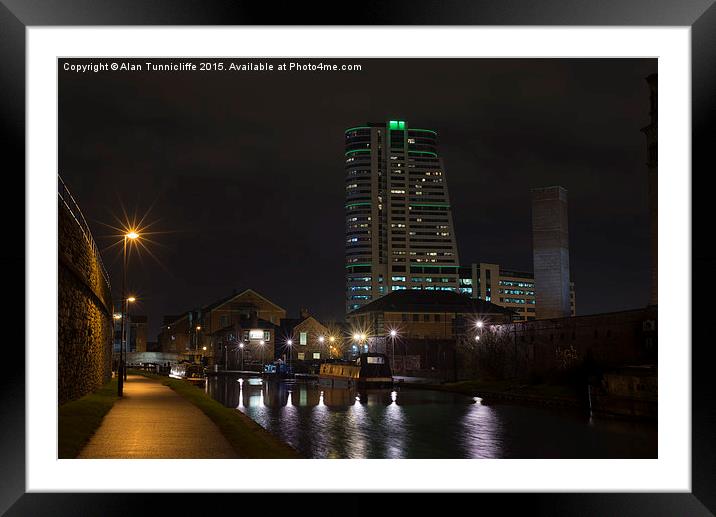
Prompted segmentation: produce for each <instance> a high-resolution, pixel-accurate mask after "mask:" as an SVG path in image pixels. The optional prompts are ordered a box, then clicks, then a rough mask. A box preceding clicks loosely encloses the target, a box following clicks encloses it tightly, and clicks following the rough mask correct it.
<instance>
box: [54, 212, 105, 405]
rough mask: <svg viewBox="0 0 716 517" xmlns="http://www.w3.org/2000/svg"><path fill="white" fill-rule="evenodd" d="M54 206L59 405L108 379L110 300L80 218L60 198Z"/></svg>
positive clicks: (96, 258)
mask: <svg viewBox="0 0 716 517" xmlns="http://www.w3.org/2000/svg"><path fill="white" fill-rule="evenodd" d="M58 205H59V208H58V322H57V323H58V336H57V338H58V372H57V373H58V386H57V391H58V402H59V404H60V405H62V404H64V403H65V402H68V401H70V400H74V399H76V398H79V397H81V396H83V395H86V394H87V393H91V392H92V391H95V390H96V389H98V388H99V387H100V386H102V385H103V384H104V383H106V382H107V381H109V379H110V378H111V361H112V298H111V291H110V287H109V284H108V282H107V281H106V280H105V277H104V276H103V265H102V259H101V257H100V256H99V253H98V251H97V248H96V246H94V241H93V240H92V236H91V235H90V234H89V230H88V229H87V227H86V224H83V223H84V219H82V216H81V214H79V213H77V212H78V211H77V209H76V207H75V213H73V212H71V211H70V210H69V209H68V207H67V206H66V205H65V203H64V201H63V199H62V198H60V199H58ZM70 205H71V206H72V204H71V203H70Z"/></svg>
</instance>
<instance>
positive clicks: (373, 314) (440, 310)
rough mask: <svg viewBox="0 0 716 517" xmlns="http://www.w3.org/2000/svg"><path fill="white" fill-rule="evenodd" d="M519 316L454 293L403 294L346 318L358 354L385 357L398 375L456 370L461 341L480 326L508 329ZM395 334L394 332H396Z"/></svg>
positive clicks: (390, 295) (485, 302) (353, 346)
mask: <svg viewBox="0 0 716 517" xmlns="http://www.w3.org/2000/svg"><path fill="white" fill-rule="evenodd" d="M514 315H515V313H514V312H513V311H512V310H510V309H508V308H506V307H501V306H499V305H497V304H494V303H491V302H488V301H486V300H478V299H475V298H471V297H470V296H468V295H467V294H460V293H456V292H454V291H429V290H417V289H411V290H405V291H403V290H401V291H395V292H392V293H390V294H387V295H385V296H383V297H381V298H379V299H377V300H374V301H372V302H371V303H369V304H367V305H364V306H363V307H361V308H359V309H357V310H354V311H352V312H350V313H349V314H348V315H347V320H348V327H349V329H350V333H351V336H353V342H352V344H351V349H352V351H353V352H354V353H360V352H366V351H376V352H380V353H386V354H387V355H388V356H389V357H390V358H391V362H392V363H393V366H394V369H395V370H396V372H399V373H411V372H412V373H417V372H426V371H446V370H452V371H454V370H455V364H454V362H455V361H456V355H455V346H456V342H457V340H458V339H460V338H462V337H464V336H466V335H470V336H471V337H474V335H475V334H476V328H477V323H478V322H481V324H483V325H490V324H503V323H509V322H511V321H512V319H513V317H514ZM391 331H394V332H391Z"/></svg>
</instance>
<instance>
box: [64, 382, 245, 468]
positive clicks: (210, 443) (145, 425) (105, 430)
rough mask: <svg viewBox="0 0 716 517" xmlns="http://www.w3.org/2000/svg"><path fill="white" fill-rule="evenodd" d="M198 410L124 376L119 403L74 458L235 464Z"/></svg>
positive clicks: (163, 389) (221, 438)
mask: <svg viewBox="0 0 716 517" xmlns="http://www.w3.org/2000/svg"><path fill="white" fill-rule="evenodd" d="M236 457H237V455H236V452H235V451H234V449H233V448H232V447H231V445H229V442H228V441H227V440H226V438H224V436H223V435H222V434H221V432H220V431H219V428H218V427H217V426H216V424H214V422H212V421H211V420H210V419H209V417H208V416H206V415H205V414H204V413H203V412H202V411H201V410H200V409H199V408H197V407H196V406H194V405H193V404H192V403H191V402H188V401H187V400H185V399H183V398H182V397H181V396H179V395H177V394H176V393H175V392H174V391H173V390H172V389H171V388H169V387H168V386H164V385H163V384H161V383H160V382H158V381H156V380H153V379H148V378H146V377H142V376H140V375H129V376H127V381H126V382H125V383H124V397H122V398H121V399H120V400H118V401H117V402H116V403H115V404H114V406H113V407H112V409H110V411H109V413H107V414H106V415H105V417H104V420H102V424H101V425H100V427H99V429H97V432H95V434H94V436H92V438H91V439H90V441H89V442H88V443H87V445H85V447H84V449H82V451H81V452H80V454H79V456H78V458H236Z"/></svg>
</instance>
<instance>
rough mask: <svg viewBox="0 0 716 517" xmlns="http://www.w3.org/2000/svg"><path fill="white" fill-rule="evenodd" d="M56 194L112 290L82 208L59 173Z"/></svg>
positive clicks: (110, 288) (110, 289)
mask: <svg viewBox="0 0 716 517" xmlns="http://www.w3.org/2000/svg"><path fill="white" fill-rule="evenodd" d="M57 195H58V197H59V198H60V200H61V201H62V203H63V204H64V205H65V208H67V211H68V212H69V213H70V214H71V215H72V217H73V218H74V220H75V222H76V223H77V225H78V226H79V227H80V230H81V231H82V234H83V235H84V236H85V239H87V242H88V243H89V245H90V247H91V248H92V251H93V252H94V254H95V256H96V257H97V262H98V263H99V269H100V272H101V273H102V277H103V278H104V281H105V282H107V287H108V288H109V291H110V292H112V284H111V283H110V281H109V274H107V270H106V269H105V267H104V262H102V254H101V253H100V251H99V248H98V247H97V243H96V242H95V241H94V238H93V237H92V232H91V231H90V228H89V225H88V224H87V221H86V220H85V216H84V215H82V210H80V207H79V205H78V204H77V201H75V198H74V197H73V196H72V194H71V193H70V190H69V189H68V188H67V185H66V184H65V182H64V181H62V177H61V176H60V175H59V174H58V175H57Z"/></svg>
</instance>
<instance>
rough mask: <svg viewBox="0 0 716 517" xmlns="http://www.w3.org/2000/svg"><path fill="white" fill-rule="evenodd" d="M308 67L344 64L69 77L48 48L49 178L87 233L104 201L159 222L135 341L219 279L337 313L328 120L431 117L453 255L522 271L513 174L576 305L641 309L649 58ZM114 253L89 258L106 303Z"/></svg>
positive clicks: (426, 121)
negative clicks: (557, 194)
mask: <svg viewBox="0 0 716 517" xmlns="http://www.w3.org/2000/svg"><path fill="white" fill-rule="evenodd" d="M174 61H175V62H179V60H174ZM182 61H185V60H182ZM204 61H206V60H204ZM222 61H224V62H225V63H227V64H228V63H229V62H230V60H226V59H224V60H222ZM259 61H262V62H267V61H266V60H254V62H259ZM270 61H271V62H272V63H274V64H276V65H277V64H279V63H283V62H289V61H296V60H283V59H278V60H270ZM319 61H322V62H331V63H340V64H342V63H360V64H362V66H363V69H362V71H360V72H340V71H339V72H320V71H315V72H278V71H274V72H228V71H223V72H148V71H143V72H120V71H117V72H113V71H101V72H97V73H91V72H90V73H77V72H71V71H63V70H62V68H63V67H62V64H63V61H60V71H59V168H60V174H61V175H62V177H63V178H64V179H65V181H66V182H67V184H68V186H69V188H70V189H71V190H72V192H73V194H74V195H75V198H76V199H77V201H78V203H79V204H80V207H81V208H82V210H83V212H84V215H85V217H86V218H87V220H88V222H89V224H90V226H91V228H92V231H93V233H94V235H95V239H96V241H97V243H98V245H99V246H100V248H108V247H109V246H111V244H112V243H113V242H115V241H117V240H118V239H117V237H112V235H113V234H116V233H117V232H116V231H114V230H112V229H111V228H109V227H107V226H106V224H110V225H114V226H116V225H117V218H119V219H123V215H122V207H124V208H125V209H126V211H127V212H128V213H129V214H130V215H133V214H135V213H136V214H137V215H139V216H142V215H144V214H145V213H147V211H149V213H148V215H147V216H146V218H145V222H151V223H153V224H152V225H151V227H150V229H149V231H151V232H155V231H156V232H166V233H158V234H154V235H152V236H151V239H152V241H155V243H154V244H153V243H148V246H149V248H150V250H151V252H152V254H153V255H155V257H156V258H152V257H151V256H149V254H147V253H146V252H143V253H141V254H140V256H136V255H135V256H132V258H131V260H130V269H129V274H128V285H129V291H131V292H132V293H136V294H137V296H138V297H139V300H140V302H139V303H138V305H137V308H136V312H137V313H143V314H147V315H148V317H149V327H150V328H149V336H148V338H149V339H150V340H155V339H156V334H157V332H158V330H159V327H160V325H161V318H162V316H163V315H164V314H180V313H182V312H185V311H187V310H189V309H192V308H196V307H199V306H202V305H205V304H207V303H210V302H212V301H214V300H216V299H218V298H221V297H224V296H226V295H229V294H231V292H232V290H233V289H236V290H237V291H241V290H243V289H246V288H252V289H254V290H256V291H258V292H259V293H261V294H263V295H265V296H267V297H268V298H269V299H271V300H273V301H275V302H276V303H278V304H279V305H281V306H282V307H284V308H285V309H286V310H287V311H288V313H289V316H296V315H297V314H298V311H299V308H301V307H305V308H308V309H309V310H310V311H311V312H312V313H313V314H315V315H316V316H318V317H319V318H332V319H342V317H343V315H344V307H345V305H344V271H345V269H344V238H345V237H344V200H345V175H344V149H343V131H344V129H346V128H348V127H351V126H355V125H360V124H363V123H365V122H369V121H371V122H372V121H385V120H389V119H398V120H405V121H407V122H408V125H409V126H412V127H422V128H429V129H434V130H437V131H438V135H439V147H440V154H441V155H442V158H443V161H444V165H445V174H446V177H447V181H448V188H449V192H450V197H451V202H452V207H453V217H454V222H455V230H456V234H457V242H458V247H459V254H460V262H461V263H462V264H463V265H465V264H470V263H472V262H478V261H482V262H496V263H499V264H501V265H502V266H503V267H505V268H514V269H524V270H531V269H532V248H531V244H532V240H531V239H532V237H531V219H530V188H532V187H538V186H547V185H557V184H559V185H562V186H564V187H566V188H567V189H568V191H569V232H570V265H571V274H572V278H573V280H574V281H575V283H576V303H577V314H591V313H597V312H607V311H615V310H622V309H630V308H636V307H641V306H644V305H646V303H647V300H648V288H649V269H648V268H649V255H648V244H649V242H648V217H647V216H648V213H647V184H646V179H647V178H646V173H647V169H646V165H645V162H646V143H645V137H644V135H643V134H642V133H641V132H640V129H641V128H642V127H644V126H646V125H647V124H648V121H649V116H648V110H649V88H648V86H647V83H646V81H645V77H646V76H647V75H649V74H650V73H653V72H656V69H657V63H656V60H654V59H603V60H601V59H569V60H566V59H443V60H440V59H433V60H426V59H403V60H395V59H372V60H355V59H351V60H319V59H312V60H311V62H313V63H317V62H319ZM70 62H71V63H75V64H77V63H89V62H92V60H71V61H70ZM94 62H109V63H111V62H112V61H94ZM137 62H140V63H144V62H146V60H145V59H140V60H138V61H137ZM154 62H160V60H154ZM196 62H198V61H196ZM235 62H237V63H246V62H248V60H246V59H241V60H235ZM120 252H121V249H120V248H119V247H118V246H115V247H113V248H110V249H107V250H106V251H105V252H104V254H103V255H104V261H105V265H106V267H107V269H108V270H109V272H110V275H111V278H112V286H113V291H114V292H113V296H114V298H115V300H117V299H119V298H120V289H121V253H120Z"/></svg>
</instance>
